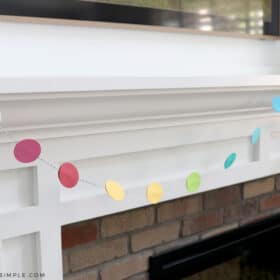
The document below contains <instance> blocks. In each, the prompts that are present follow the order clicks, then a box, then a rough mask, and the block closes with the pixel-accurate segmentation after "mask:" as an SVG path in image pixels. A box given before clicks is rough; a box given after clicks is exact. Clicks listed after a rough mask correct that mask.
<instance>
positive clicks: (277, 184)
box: [275, 175, 280, 190]
mask: <svg viewBox="0 0 280 280" xmlns="http://www.w3.org/2000/svg"><path fill="white" fill-rule="evenodd" d="M275 187H276V190H280V175H276V176H275Z"/></svg>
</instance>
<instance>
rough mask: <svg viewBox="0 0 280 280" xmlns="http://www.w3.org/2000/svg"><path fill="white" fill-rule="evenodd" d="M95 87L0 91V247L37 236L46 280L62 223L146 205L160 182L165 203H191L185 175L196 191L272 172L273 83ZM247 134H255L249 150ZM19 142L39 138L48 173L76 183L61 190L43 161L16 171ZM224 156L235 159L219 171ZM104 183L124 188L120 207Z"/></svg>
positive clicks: (278, 135)
mask: <svg viewBox="0 0 280 280" xmlns="http://www.w3.org/2000/svg"><path fill="white" fill-rule="evenodd" d="M104 81H105V80H103V83H102V87H101V81H99V82H100V84H98V83H97V80H91V81H88V84H86V85H84V84H82V83H81V84H80V83H79V84H77V85H76V86H73V85H74V82H73V80H69V81H66V80H63V81H61V84H59V82H57V83H56V84H55V86H54V84H53V85H51V83H50V85H49V86H48V85H47V82H46V83H42V84H40V80H39V81H37V82H36V81H35V84H34V85H32V84H31V83H27V82H26V83H25V85H24V83H22V84H21V83H16V86H15V87H12V85H11V84H9V83H8V82H7V81H6V82H3V83H2V82H1V83H0V92H1V94H0V111H1V112H2V129H1V131H0V143H1V145H0V150H1V157H0V191H1V196H0V197H4V198H5V203H6V204H7V203H11V204H12V206H13V207H12V208H9V207H6V208H5V207H4V208H3V207H2V208H1V205H0V227H1V231H0V241H2V242H4V244H5V240H7V239H8V240H10V239H11V240H12V241H11V242H13V238H17V237H18V236H22V235H28V236H29V235H31V234H34V233H36V234H38V233H39V237H36V238H35V239H36V240H35V241H34V240H33V239H34V238H33V237H32V238H33V239H32V238H31V239H30V240H31V241H32V240H33V241H34V242H38V243H39V247H38V250H37V252H33V253H34V254H38V258H39V259H40V262H39V263H38V266H37V269H38V270H43V271H44V272H45V273H46V274H47V275H46V279H50V280H53V279H55V280H59V279H62V268H61V262H60V261H59V260H61V246H60V235H59V229H60V226H61V225H64V224H69V223H73V222H77V221H81V220H85V219H90V218H95V217H99V216H103V215H108V214H112V213H116V212H120V211H125V210H129V209H133V208H136V207H141V206H145V205H148V201H147V198H146V188H147V185H148V183H150V182H153V181H158V182H159V183H161V184H162V186H163V188H164V196H163V201H166V200H170V199H175V198H179V197H184V196H187V195H191V193H188V191H187V189H186V187H185V180H186V177H187V176H188V174H190V173H191V172H192V171H194V170H195V171H197V172H199V173H200V174H201V177H202V185H201V187H200V189H199V192H204V191H208V190H212V189H216V188H219V187H224V186H227V185H232V184H237V183H240V182H243V181H247V180H252V179H256V178H259V177H264V176H268V175H271V174H274V173H278V172H279V171H280V149H279V146H280V115H279V114H277V113H275V112H273V110H272V108H271V100H272V98H273V96H277V95H278V94H279V92H280V79H279V81H278V78H277V77H260V78H254V80H252V79H251V80H250V79H243V78H241V79H239V82H237V80H236V79H235V78H233V79H232V80H230V78H228V79H226V80H224V81H223V82H222V81H219V80H215V81H216V83H214V80H213V79H206V80H205V81H204V82H203V80H202V79H201V80H199V79H197V81H196V82H194V80H193V81H192V82H190V80H188V79H187V80H185V81H184V79H175V80H173V81H171V80H170V81H166V80H165V79H155V80H153V81H152V82H151V81H150V82H147V84H145V83H144V81H145V79H144V78H143V79H141V78H139V79H132V80H130V79H127V83H125V80H124V79H120V80H119V81H118V80H114V81H113V80H112V83H111V84H110V85H108V82H109V81H110V80H108V79H107V80H106V82H104ZM136 81H137V82H136ZM180 81H181V82H180ZM95 82H96V83H95ZM234 82H236V84H235V85H234ZM177 83H178V86H177V87H176V85H177ZM117 84H118V86H117ZM222 84H223V86H221V85H222ZM133 85H134V89H133ZM167 85H168V88H166V86H167ZM21 86H22V87H21ZM114 86H115V87H116V90H112V88H113V87H114ZM71 87H72V90H71V91H68V90H69V88H71ZM40 88H41V89H40ZM31 89H33V90H32V91H30V90H31ZM51 89H53V90H54V89H56V90H55V91H52V90H51ZM67 89H68V90H67ZM256 127H259V128H261V130H262V133H261V139H260V142H259V143H258V144H257V145H254V146H253V145H251V143H250V136H251V134H252V132H253V130H254V129H255V128H256ZM26 137H28V138H29V137H32V138H35V139H37V140H39V141H40V143H41V146H42V157H43V158H44V159H46V160H48V161H51V162H52V163H54V164H55V165H57V166H59V164H60V163H62V162H65V161H72V162H74V163H75V164H76V166H77V167H78V169H79V171H80V175H81V177H82V179H84V180H81V181H80V182H79V184H78V186H77V187H76V188H74V189H70V190H69V189H65V188H63V187H62V186H61V185H60V183H59V181H58V178H57V171H56V170H54V169H53V168H50V167H49V166H47V165H46V164H45V163H44V162H43V161H38V162H36V163H34V164H29V165H23V164H20V163H18V162H17V161H16V160H15V158H14V156H13V148H14V144H15V142H16V141H18V140H21V139H22V138H26ZM232 152H236V153H237V161H236V163H235V164H234V165H233V166H232V168H230V169H228V170H224V167H223V164H224V160H225V159H226V157H227V156H228V155H229V154H230V153H232ZM107 179H112V180H115V181H117V182H119V183H120V184H121V185H122V186H123V187H124V189H125V192H126V199H125V200H124V201H122V202H117V201H113V200H111V199H110V197H109V196H108V195H107V194H106V192H105V189H104V182H105V180H107ZM85 180H86V181H90V182H94V183H96V184H97V187H94V186H92V185H91V184H87V183H86V182H85ZM1 182H2V183H1ZM22 188H24V189H25V190H26V192H28V194H26V193H25V196H23V195H22V192H21V190H22ZM19 197H20V199H19ZM8 208H9V209H12V210H9V209H8ZM15 221H16V222H15ZM32 236H33V235H32ZM34 236H37V235H34ZM30 240H29V241H28V242H31V241H30ZM50 240H51V242H50ZM33 241H32V242H33ZM17 242H19V241H17ZM50 243H51V244H50ZM50 245H51V247H50ZM0 265H1V264H0ZM33 265H34V264H33ZM32 267H33V266H32ZM15 268H17V264H16V263H15ZM3 269H5V267H4V268H3ZM26 269H30V267H26Z"/></svg>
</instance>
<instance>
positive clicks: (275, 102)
mask: <svg viewBox="0 0 280 280" xmlns="http://www.w3.org/2000/svg"><path fill="white" fill-rule="evenodd" d="M272 108H273V110H274V111H276V112H280V96H275V97H273V98H272Z"/></svg>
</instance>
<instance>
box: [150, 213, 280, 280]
mask: <svg viewBox="0 0 280 280" xmlns="http://www.w3.org/2000/svg"><path fill="white" fill-rule="evenodd" d="M149 273H150V279H151V280H159V279H160V280H161V279H169V280H170V279H172V280H176V279H182V280H225V279H226V280H245V279H246V280H249V279H250V280H276V279H277V280H279V279H280V215H277V216H274V217H272V218H268V219H265V220H263V221H261V222H258V223H254V224H250V225H247V226H243V227H240V228H238V229H235V230H232V231H229V232H226V233H223V234H221V235H218V236H215V237H212V238H209V239H205V240H202V241H198V242H196V243H194V244H191V245H188V246H185V247H183V248H180V249H176V250H173V251H169V252H166V253H164V254H161V255H158V256H153V257H151V258H150V267H149Z"/></svg>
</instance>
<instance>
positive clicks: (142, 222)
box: [101, 207, 155, 237]
mask: <svg viewBox="0 0 280 280" xmlns="http://www.w3.org/2000/svg"><path fill="white" fill-rule="evenodd" d="M154 220H155V209H154V207H146V208H141V209H137V210H133V211H129V212H125V213H121V214H116V215H113V216H108V217H105V218H103V219H102V222H101V234H102V236H103V237H110V236H113V235H117V234H120V233H124V232H129V231H133V230H135V229H139V228H143V227H145V226H148V225H152V224H153V223H154Z"/></svg>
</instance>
